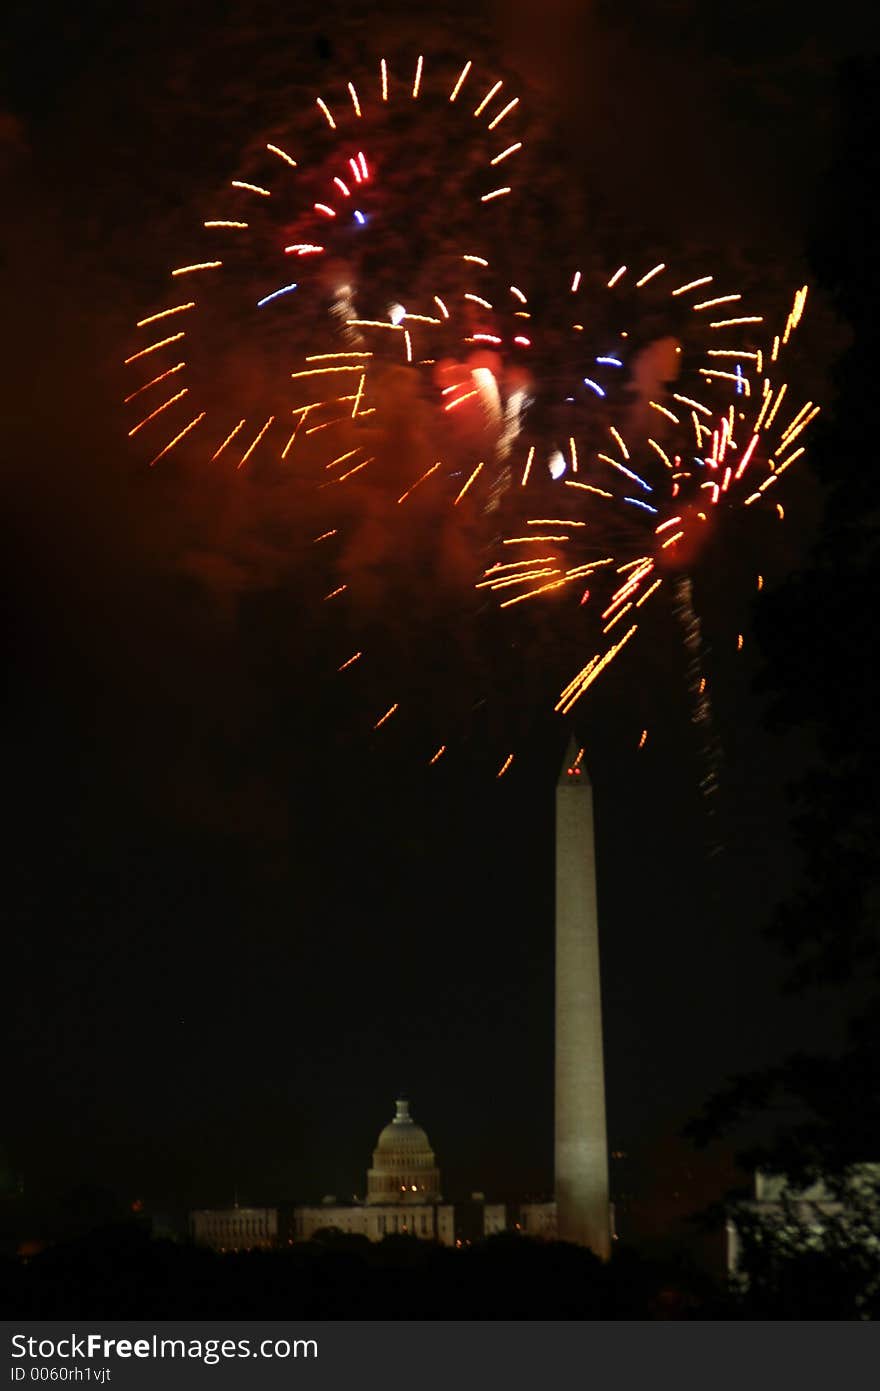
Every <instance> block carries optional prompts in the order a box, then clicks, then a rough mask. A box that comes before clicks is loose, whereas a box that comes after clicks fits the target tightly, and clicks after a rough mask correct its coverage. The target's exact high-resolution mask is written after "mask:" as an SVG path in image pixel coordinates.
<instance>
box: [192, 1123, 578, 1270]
mask: <svg viewBox="0 0 880 1391" xmlns="http://www.w3.org/2000/svg"><path fill="white" fill-rule="evenodd" d="M465 1210H466V1211H465ZM475 1222H476V1225H475ZM190 1228H191V1231H192V1235H193V1239H194V1240H195V1241H196V1242H197V1243H199V1244H200V1245H204V1246H211V1247H213V1248H214V1249H215V1250H218V1251H244V1250H250V1249H253V1248H255V1247H271V1246H277V1245H281V1244H287V1243H291V1242H299V1241H308V1240H309V1239H310V1238H311V1237H313V1236H314V1235H315V1233H316V1232H323V1231H327V1230H328V1229H329V1230H333V1231H338V1232H342V1233H345V1234H346V1235H351V1236H355V1235H356V1236H365V1237H367V1238H368V1240H370V1241H382V1240H383V1238H384V1237H386V1236H393V1235H401V1236H414V1237H418V1238H419V1239H421V1240H424V1241H437V1242H439V1243H440V1244H441V1245H442V1246H455V1245H461V1244H462V1243H463V1242H464V1241H466V1240H470V1239H472V1238H473V1237H477V1238H479V1237H481V1236H491V1235H493V1234H495V1233H496V1232H501V1231H505V1230H507V1229H514V1230H519V1231H522V1232H524V1233H525V1234H526V1235H529V1236H541V1237H544V1238H545V1239H552V1238H553V1237H555V1235H556V1205H555V1203H552V1202H549V1203H521V1204H518V1205H517V1206H516V1209H515V1210H514V1209H512V1208H509V1207H508V1205H507V1204H505V1203H487V1202H486V1201H485V1199H484V1198H483V1195H482V1194H473V1195H472V1198H471V1200H470V1202H469V1203H467V1204H457V1205H456V1204H453V1203H447V1202H444V1201H443V1195H442V1193H441V1191H440V1170H439V1168H438V1165H437V1160H436V1158H435V1155H434V1151H433V1149H432V1148H431V1144H430V1141H429V1140H428V1137H427V1135H426V1134H425V1132H424V1130H423V1129H422V1127H421V1126H420V1125H416V1123H415V1121H414V1120H413V1118H412V1116H411V1115H410V1110H409V1102H408V1101H407V1100H406V1099H405V1098H404V1097H398V1099H397V1101H396V1103H395V1115H394V1118H393V1119H392V1120H391V1121H389V1123H388V1125H386V1126H385V1127H384V1129H383V1130H382V1131H381V1132H380V1134H379V1138H378V1140H377V1141H376V1146H375V1149H374V1150H373V1163H372V1166H371V1167H370V1168H369V1169H368V1170H367V1196H366V1198H365V1200H363V1201H361V1202H357V1201H356V1202H352V1203H337V1202H336V1201H335V1199H333V1198H325V1199H324V1201H323V1202H321V1203H315V1204H313V1205H309V1204H303V1205H300V1204H297V1205H296V1206H294V1207H292V1208H290V1209H288V1210H287V1211H283V1210H282V1209H279V1208H275V1207H271V1208H265V1207H263V1208H250V1207H239V1206H238V1205H236V1206H234V1207H231V1208H214V1209H210V1210H206V1209H202V1210H200V1211H197V1212H193V1213H191V1214H190Z"/></svg>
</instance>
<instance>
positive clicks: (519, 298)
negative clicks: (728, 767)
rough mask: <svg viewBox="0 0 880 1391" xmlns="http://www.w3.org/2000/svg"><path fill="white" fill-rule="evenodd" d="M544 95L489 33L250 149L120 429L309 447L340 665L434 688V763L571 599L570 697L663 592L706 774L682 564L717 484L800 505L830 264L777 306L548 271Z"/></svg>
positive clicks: (697, 662)
mask: <svg viewBox="0 0 880 1391" xmlns="http://www.w3.org/2000/svg"><path fill="white" fill-rule="evenodd" d="M520 120H521V115H520V110H519V99H518V98H517V96H516V95H513V94H512V93H511V92H510V91H509V89H508V86H507V85H506V84H505V81H504V80H503V79H501V78H491V77H487V76H485V75H483V74H480V73H479V72H478V69H477V67H476V66H475V65H474V63H473V62H472V61H466V62H464V63H454V64H453V63H448V62H446V63H437V64H434V63H433V62H432V61H430V60H428V59H426V58H425V57H424V56H418V57H417V58H416V60H415V61H414V62H413V63H412V64H411V65H409V66H408V67H407V69H406V71H403V70H402V68H399V67H395V68H394V69H392V66H391V64H390V63H389V62H388V61H386V59H384V58H382V59H380V60H379V61H378V63H377V64H376V67H375V70H374V71H372V72H370V73H369V74H367V75H364V76H360V77H358V78H357V80H356V81H350V80H349V81H344V80H340V81H339V82H337V83H336V84H335V87H334V89H333V90H329V89H328V90H327V91H326V92H324V93H323V94H321V95H318V96H316V98H315V103H314V106H313V107H311V108H310V109H309V110H308V111H307V112H304V113H301V115H300V118H299V119H298V120H293V121H292V122H291V124H290V127H289V128H288V129H286V130H283V131H281V130H279V131H277V132H273V133H272V135H271V138H268V139H265V140H261V142H260V143H259V144H258V145H255V146H254V147H253V148H252V149H251V150H250V151H249V152H248V153H247V155H246V158H245V160H244V162H243V167H242V169H241V170H240V171H239V173H238V176H237V177H235V178H234V179H232V180H230V184H229V186H228V188H226V189H224V190H222V191H221V193H220V194H219V195H218V197H217V199H216V201H215V202H214V204H213V205H212V206H211V208H210V209H209V210H208V214H207V215H206V216H205V217H204V218H203V219H202V226H201V228H200V229H199V239H198V240H197V241H195V242H193V245H192V249H191V251H190V252H189V253H188V254H186V255H185V256H182V257H181V259H180V261H179V262H178V263H177V264H175V266H174V267H173V268H172V269H171V271H170V277H169V278H170V281H171V283H172V285H173V290H174V293H172V294H171V295H170V296H168V299H169V300H170V301H171V302H170V303H168V302H164V301H163V302H162V306H161V307H159V308H157V309H156V310H155V312H153V313H150V314H148V315H146V316H145V317H144V318H142V319H141V320H139V322H138V325H137V328H138V332H139V333H140V334H142V339H139V340H138V345H137V346H136V347H135V349H134V351H132V352H131V353H130V354H129V355H128V357H127V358H126V367H127V368H128V369H130V371H131V372H132V374H137V375H136V381H135V382H134V383H133V384H132V389H131V390H130V391H129V393H128V394H127V395H126V398H125V402H126V407H127V409H129V410H130V411H132V413H133V414H134V416H135V417H136V418H135V419H134V421H133V423H132V424H131V426H130V428H129V431H128V433H129V436H130V437H131V438H132V439H133V440H135V442H136V443H137V444H138V445H139V446H140V445H143V456H144V459H145V462H147V463H149V465H150V466H155V465H157V464H159V463H160V462H162V461H166V462H167V461H169V459H170V460H181V461H186V460H193V459H198V461H199V465H200V467H203V468H204V467H205V466H208V467H211V468H214V469H216V470H224V471H226V472H232V473H233V474H234V473H237V472H238V471H239V470H246V471H247V474H246V476H248V477H251V476H252V475H253V474H254V471H255V470H256V471H257V475H258V476H263V475H266V476H273V475H278V474H280V475H281V476H284V477H287V476H295V477H296V479H297V480H298V481H299V483H300V484H301V486H302V489H303V492H302V494H301V496H302V498H303V499H304V500H303V502H302V506H301V517H300V528H301V534H300V536H299V538H298V544H301V545H303V546H306V547H307V548H309V549H310V550H311V552H312V558H311V559H310V561H309V573H310V574H312V575H315V576H318V577H319V578H318V581H317V583H318V590H319V592H317V593H313V594H312V597H313V598H314V599H315V601H316V603H320V604H321V605H322V606H326V613H327V619H326V622H327V625H328V628H329V629H330V630H331V631H332V634H333V636H332V639H331V640H330V645H331V647H333V648H335V654H336V658H337V660H333V662H332V670H333V671H335V673H337V675H338V676H339V677H340V678H344V679H345V680H346V681H348V682H350V681H352V679H361V677H360V675H359V674H360V673H363V672H364V670H365V669H368V668H370V667H372V672H373V676H372V677H370V676H367V677H364V678H363V681H362V700H363V702H364V708H365V710H367V712H368V713H367V716H366V725H367V727H368V728H371V729H373V730H376V731H378V730H381V729H384V728H385V727H386V725H387V724H388V723H389V722H390V721H392V720H394V721H395V725H397V724H399V723H400V719H401V717H402V716H405V715H409V716H412V717H414V719H415V720H416V722H417V723H420V724H421V725H422V726H424V729H425V735H424V753H423V757H424V761H425V762H427V763H429V764H431V765H433V764H434V763H436V762H437V760H438V759H439V758H440V757H442V756H443V754H445V753H446V751H447V749H448V748H449V747H450V746H451V744H452V743H453V742H454V740H455V738H456V733H455V732H454V730H455V728H456V720H457V722H458V726H459V728H460V727H461V716H462V709H463V710H465V711H466V710H468V709H471V710H472V709H474V708H476V707H477V706H478V705H482V704H485V701H486V699H488V698H489V695H488V692H489V691H490V690H491V691H492V692H497V690H498V689H499V688H500V689H502V690H506V691H507V692H510V691H511V690H513V691H515V692H516V695H517V697H518V698H519V699H520V700H522V697H523V692H524V690H525V689H526V684H527V683H524V680H523V678H522V677H521V675H520V676H518V675H517V663H520V664H523V663H526V664H528V663H531V665H533V666H534V665H536V659H535V653H536V652H537V651H538V649H539V648H540V650H541V666H542V671H543V672H544V673H546V671H548V670H551V669H552V665H553V663H552V661H548V660H547V652H548V649H549V648H550V647H551V646H552V645H553V643H554V641H555V635H556V634H558V632H559V626H558V625H559V609H560V605H559V604H558V603H556V604H555V605H554V619H555V626H553V625H550V624H549V623H547V621H546V616H547V612H548V609H547V605H548V604H549V603H550V602H552V601H553V600H554V597H558V598H559V599H561V600H562V601H563V602H564V601H565V600H566V599H567V597H568V596H571V601H572V602H571V603H568V604H565V608H566V612H567V615H568V616H567V618H565V620H564V621H565V622H566V623H567V625H568V629H569V641H568V643H567V644H565V645H562V644H558V643H557V645H556V652H555V656H556V659H557V661H558V660H559V659H563V660H564V658H561V653H562V651H563V646H564V647H565V650H566V651H567V650H568V649H569V648H570V646H571V644H572V643H576V644H577V646H578V647H579V648H580V650H581V651H584V650H586V651H587V652H588V653H589V654H590V655H589V659H588V660H587V661H586V662H582V664H581V665H580V668H579V670H578V671H577V672H576V674H575V675H574V676H572V677H571V679H570V680H569V681H568V682H567V683H566V684H565V686H564V687H563V688H562V689H561V691H560V690H559V687H558V685H557V687H556V690H557V698H556V700H555V707H556V710H557V712H559V713H560V714H562V715H568V714H569V713H570V712H571V711H572V709H573V708H574V707H575V705H576V704H577V702H578V701H579V700H580V699H581V698H582V697H583V696H584V694H585V693H586V692H587V690H588V689H589V688H590V687H591V685H592V684H593V683H594V682H595V681H596V679H597V678H598V677H599V675H600V674H601V673H602V672H603V671H605V670H606V669H607V668H608V667H609V666H610V665H611V664H612V662H614V660H615V658H616V657H617V656H618V654H619V653H621V652H622V651H623V649H624V648H626V647H628V646H629V644H630V642H631V640H632V638H633V637H634V636H635V635H636V633H637V631H638V629H639V625H640V621H641V617H642V611H643V609H644V606H645V605H646V604H647V603H648V602H649V600H651V598H652V597H653V596H654V595H656V594H657V593H658V592H659V591H661V590H664V588H665V590H666V591H667V592H670V591H671V596H672V600H673V611H674V613H675V614H676V616H677V618H678V620H679V623H680V625H681V631H682V636H683V640H684V645H685V650H686V653H687V667H688V681H689V686H690V690H691V694H692V700H693V718H694V721H695V723H696V724H697V725H698V726H699V728H700V730H701V731H702V736H703V754H704V758H705V762H706V767H707V773H706V779H705V786H706V790H712V789H713V788H714V786H715V785H716V782H717V768H716V764H717V758H716V752H717V740H716V737H715V734H714V730H713V728H712V710H711V704H710V701H709V696H708V683H707V677H706V672H705V670H704V666H705V663H704V651H703V642H702V635H701V627H700V620H699V618H698V616H697V613H696V611H695V608H694V602H693V586H692V583H691V578H690V576H691V571H692V568H693V566H694V564H695V562H696V561H697V560H698V558H699V557H701V556H702V555H703V554H704V553H705V552H706V551H707V549H708V548H710V547H711V538H712V534H713V532H714V530H715V528H716V527H717V525H718V524H719V518H721V517H722V516H723V515H724V514H726V513H728V512H730V511H731V510H733V509H741V510H744V509H746V508H752V507H755V506H762V505H768V504H769V505H774V506H775V509H776V511H777V514H778V516H779V517H780V518H781V517H782V516H783V515H784V513H783V508H782V504H781V503H779V502H778V500H777V497H776V494H777V488H776V485H777V484H778V482H779V480H780V478H781V477H782V475H783V474H784V473H785V472H786V471H787V470H788V469H789V468H790V466H791V465H792V464H793V463H795V462H796V461H797V460H798V459H799V458H800V457H801V456H802V455H803V452H804V443H803V440H804V431H805V430H806V428H807V427H808V426H809V424H810V422H811V421H812V420H813V418H814V417H815V415H816V414H817V412H818V409H819V408H818V406H815V405H814V404H813V403H812V402H807V403H805V404H804V405H802V406H799V407H796V406H795V403H794V402H793V401H792V399H791V397H792V395H793V394H794V392H793V390H791V389H790V387H789V384H788V382H787V381H786V380H785V379H784V378H783V376H782V364H783V362H784V360H785V358H786V355H787V351H788V345H789V343H790V339H791V336H792V333H793V332H794V330H795V329H796V327H797V325H798V322H799V320H800V318H801V316H802V313H803V310H804V305H805V301H806V296H807V289H806V286H804V287H803V288H802V289H800V290H799V291H798V293H797V295H796V296H795V298H794V303H793V305H792V306H791V309H790V311H789V313H788V315H787V318H786V319H785V320H784V321H783V322H780V323H778V324H775V323H769V322H766V321H765V315H764V313H763V312H762V311H761V309H760V308H758V309H756V308H755V307H754V306H753V305H752V304H751V303H750V302H749V300H748V298H747V296H746V295H745V294H744V293H743V292H742V291H741V290H738V289H737V288H736V287H735V286H734V287H731V286H729V285H728V284H727V283H726V282H725V281H724V280H723V279H721V278H718V279H716V277H715V276H714V275H713V274H709V273H703V274H699V273H697V274H692V275H681V274H679V275H677V274H675V273H674V272H673V270H672V269H671V268H670V267H669V266H668V265H667V264H666V263H665V262H662V261H658V262H656V263H655V264H653V265H652V264H647V265H645V266H644V267H634V266H633V267H631V266H627V265H619V266H617V267H613V268H611V269H610V270H607V271H604V272H601V271H600V270H599V269H598V268H597V266H596V264H595V263H594V262H592V261H591V262H589V263H588V264H587V266H586V268H585V269H582V270H580V269H573V270H571V271H569V272H567V273H566V274H565V275H564V276H558V275H556V272H555V270H554V271H552V272H551V273H550V275H549V277H548V273H547V270H546V267H543V268H542V267H538V268H536V267H535V266H533V265H531V264H529V258H528V256H527V255H526V254H525V251H526V250H527V248H523V247H522V246H521V245H520V244H519V241H518V240H517V238H516V237H515V236H514V235H513V229H514V228H515V226H516V215H515V212H513V211H510V210H512V209H514V208H515V206H516V198H517V196H518V190H517V189H516V188H515V182H516V181H515V179H514V177H513V171H514V170H515V168H516V165H517V163H518V157H520V156H521V152H522V149H523V140H522V138H521V135H520V129H519V123H520ZM490 250H491V251H492V254H491V255H490V254H488V253H489V251H490ZM554 276H556V279H555V280H554V278H553V277H554ZM532 278H535V279H537V281H538V288H537V289H536V290H534V291H533V290H532V288H531V285H530V281H531V280H532ZM143 339H147V340H149V341H146V342H144V341H143ZM526 613H528V614H529V617H528V618H525V617H524V615H525V614H526ZM406 615H409V623H408V624H407V622H406V621H405V616H406ZM511 625H518V627H517V626H514V627H513V628H511ZM416 632H418V643H417V642H416V638H415V634H416ZM511 632H513V633H514V634H515V636H514V637H511ZM450 664H455V665H457V666H458V667H459V668H460V670H461V673H462V680H461V682H460V690H461V692H462V694H461V705H462V709H459V710H458V712H457V714H456V715H455V716H453V715H452V713H451V712H448V711H443V710H441V709H439V707H438V702H437V700H436V699H435V693H436V691H437V689H438V687H439V684H440V682H439V680H438V673H439V667H440V665H443V666H445V667H448V666H449V665H450ZM474 672H478V673H479V679H478V680H477V681H476V684H474V682H473V676H474ZM355 673H357V674H358V675H357V676H355V675H354V674H355ZM447 689H449V686H448V685H447ZM529 689H530V688H529ZM508 698H509V697H508ZM444 721H445V722H446V723H444ZM466 722H467V721H465V723H466ZM447 726H448V728H447ZM646 738H647V732H646V731H643V732H642V736H641V738H640V740H639V747H643V746H644V744H645V742H646ZM512 758H513V754H512V753H506V754H505V757H504V759H503V761H502V762H501V764H500V767H499V771H498V776H502V775H503V774H504V773H506V772H507V770H508V768H509V767H510V765H511V762H512Z"/></svg>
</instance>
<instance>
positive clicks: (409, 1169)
mask: <svg viewBox="0 0 880 1391" xmlns="http://www.w3.org/2000/svg"><path fill="white" fill-rule="evenodd" d="M395 1106H396V1114H395V1117H394V1120H393V1121H391V1122H390V1123H389V1124H388V1125H386V1126H385V1128H384V1130H383V1131H382V1133H381V1134H380V1136H379V1139H378V1141H377V1142H376V1148H375V1149H374V1150H373V1167H372V1168H371V1169H370V1170H368V1172H367V1202H368V1203H425V1202H438V1201H439V1199H440V1170H439V1169H438V1168H437V1166H436V1163H435V1160H434V1151H433V1150H432V1149H431V1145H430V1142H429V1140H428V1137H427V1135H426V1134H425V1132H424V1130H423V1129H422V1127H421V1126H420V1125H416V1123H415V1121H414V1120H413V1118H412V1116H411V1115H410V1113H409V1102H408V1101H407V1100H406V1099H405V1098H404V1097H398V1099H397V1101H396V1103H395Z"/></svg>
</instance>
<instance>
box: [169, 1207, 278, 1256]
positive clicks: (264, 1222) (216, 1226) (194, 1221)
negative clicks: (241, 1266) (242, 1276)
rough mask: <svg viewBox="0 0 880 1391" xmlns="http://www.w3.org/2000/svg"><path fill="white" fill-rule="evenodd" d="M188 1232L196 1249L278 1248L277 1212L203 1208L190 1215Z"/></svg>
mask: <svg viewBox="0 0 880 1391" xmlns="http://www.w3.org/2000/svg"><path fill="white" fill-rule="evenodd" d="M190 1231H191V1233H192V1238H193V1241H194V1242H195V1243H196V1244H197V1245H198V1246H210V1247H212V1249H213V1250H215V1251H256V1250H265V1249H268V1248H269V1247H271V1246H277V1244H278V1209H277V1208H275V1207H239V1206H238V1204H236V1205H235V1206H234V1207H229V1208H210V1209H208V1208H203V1209H201V1210H200V1211H198V1212H191V1213H190Z"/></svg>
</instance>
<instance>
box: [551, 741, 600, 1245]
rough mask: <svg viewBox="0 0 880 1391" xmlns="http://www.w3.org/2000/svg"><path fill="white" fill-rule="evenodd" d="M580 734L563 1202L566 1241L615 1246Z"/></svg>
mask: <svg viewBox="0 0 880 1391" xmlns="http://www.w3.org/2000/svg"><path fill="white" fill-rule="evenodd" d="M582 754H583V750H580V751H578V748H577V745H576V743H575V741H574V740H573V739H572V740H571V742H570V743H569V747H568V753H567V756H566V760H565V762H564V763H563V765H562V771H561V773H560V776H559V782H558V783H557V786H556V1153H555V1161H556V1209H557V1231H558V1235H559V1237H560V1240H562V1241H572V1242H576V1243H577V1244H578V1245H579V1246H589V1247H590V1248H591V1249H592V1250H593V1251H595V1253H596V1255H597V1256H601V1257H602V1259H603V1260H607V1259H608V1257H609V1256H610V1254H611V1227H610V1220H609V1218H610V1209H609V1201H608V1143H607V1137H606V1129H605V1073H604V1066H603V1054H602V996H601V983H600V978H599V920H598V914H597V910H596V859H595V851H594V845H593V791H592V788H591V786H590V782H589V778H588V777H587V772H586V769H585V768H584V766H583V764H582V762H581V758H582Z"/></svg>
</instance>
